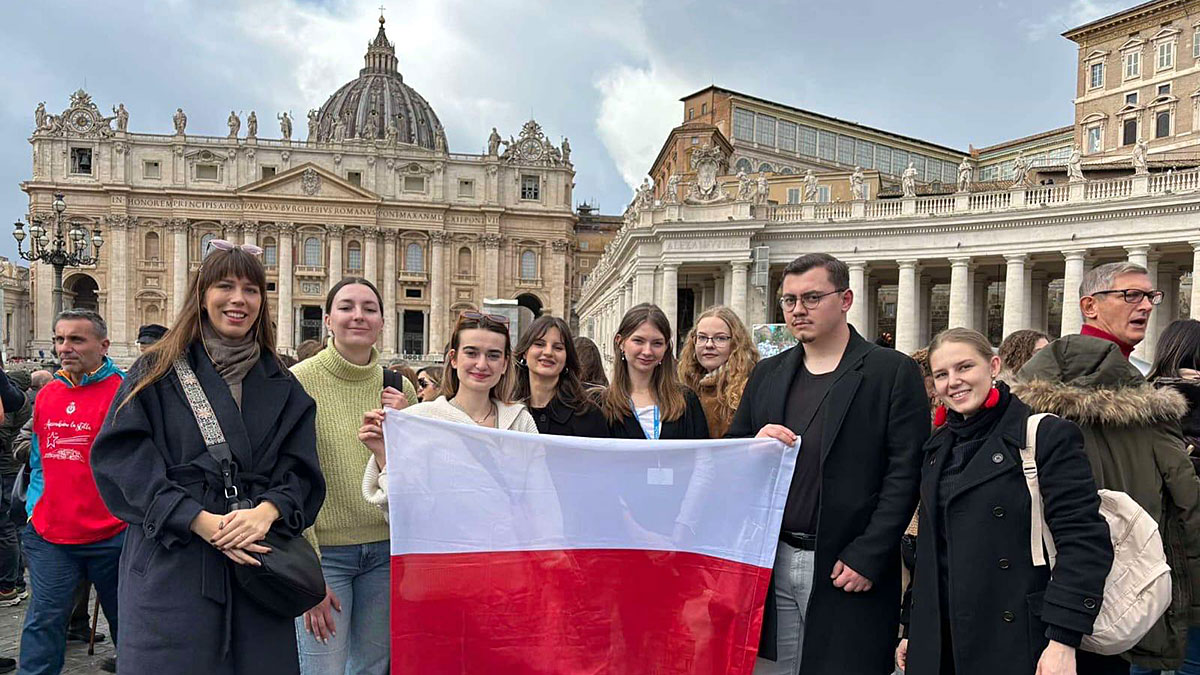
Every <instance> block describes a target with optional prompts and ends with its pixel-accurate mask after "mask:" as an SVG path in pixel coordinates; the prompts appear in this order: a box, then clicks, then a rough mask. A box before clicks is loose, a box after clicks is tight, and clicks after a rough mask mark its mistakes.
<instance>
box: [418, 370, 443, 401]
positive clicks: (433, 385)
mask: <svg viewBox="0 0 1200 675" xmlns="http://www.w3.org/2000/svg"><path fill="white" fill-rule="evenodd" d="M441 394H442V372H441V369H439V368H438V367H437V366H425V367H424V368H422V369H420V370H418V371H417V398H418V399H420V400H421V403H425V402H427V401H432V400H434V399H436V398H437V397H438V396H441Z"/></svg>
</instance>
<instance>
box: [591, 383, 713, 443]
mask: <svg viewBox="0 0 1200 675" xmlns="http://www.w3.org/2000/svg"><path fill="white" fill-rule="evenodd" d="M683 399H684V408H683V415H681V416H680V417H679V418H678V419H674V420H671V421H670V422H661V423H660V424H659V431H658V438H659V439H660V440H664V441H666V440H671V439H687V440H700V439H706V438H708V419H707V418H705V417H704V406H702V405H700V399H699V398H697V397H696V394H694V393H693V392H692V390H691V389H684V390H683ZM608 430H609V433H610V435H611V436H612V438H637V439H645V438H646V432H645V431H643V430H642V425H641V423H640V422H638V418H637V416H635V415H634V414H633V410H632V409H630V411H629V412H628V413H626V414H625V416H624V417H622V418H621V419H619V420H617V421H616V422H609V423H608Z"/></svg>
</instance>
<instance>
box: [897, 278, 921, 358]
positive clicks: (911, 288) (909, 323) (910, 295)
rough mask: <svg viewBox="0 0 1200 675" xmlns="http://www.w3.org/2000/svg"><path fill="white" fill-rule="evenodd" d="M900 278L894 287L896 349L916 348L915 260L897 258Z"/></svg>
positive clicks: (908, 352) (905, 351) (911, 350)
mask: <svg viewBox="0 0 1200 675" xmlns="http://www.w3.org/2000/svg"><path fill="white" fill-rule="evenodd" d="M896 264H898V265H899V266H900V278H899V283H898V288H897V289H896V335H895V339H896V350H897V351H900V352H903V353H905V354H911V353H913V352H914V351H916V350H917V339H918V336H917V261H916V260H897V261H896Z"/></svg>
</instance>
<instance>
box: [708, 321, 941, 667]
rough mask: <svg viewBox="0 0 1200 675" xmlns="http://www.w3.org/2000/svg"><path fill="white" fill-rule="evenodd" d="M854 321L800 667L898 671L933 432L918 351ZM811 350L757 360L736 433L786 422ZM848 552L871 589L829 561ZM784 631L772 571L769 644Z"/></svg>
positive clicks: (841, 367)
mask: <svg viewBox="0 0 1200 675" xmlns="http://www.w3.org/2000/svg"><path fill="white" fill-rule="evenodd" d="M850 332H851V334H850V341H849V343H848V344H847V345H846V351H845V353H844V354H843V355H842V360H841V362H840V363H839V364H838V366H837V368H836V369H835V370H834V372H833V377H834V382H833V384H832V385H831V386H830V389H829V393H828V394H827V396H826V399H825V402H824V406H823V409H824V415H825V419H824V422H825V426H824V433H823V438H822V441H823V442H822V444H821V447H820V448H818V450H819V451H820V453H821V497H820V508H819V513H818V516H817V550H816V562H815V564H816V573H815V576H814V579H813V589H812V595H811V597H810V599H809V603H808V612H807V614H806V616H805V629H804V644H803V645H802V648H801V650H800V651H801V654H803V657H804V658H803V659H802V661H801V666H800V672H801V674H802V675H826V674H828V675H843V674H845V673H854V674H855V675H859V674H861V675H878V674H881V673H891V672H892V655H893V649H894V647H895V646H896V636H897V634H898V628H899V625H900V535H901V534H902V533H903V532H904V528H905V526H907V525H908V523H909V521H910V520H911V519H912V514H913V509H914V508H915V507H916V504H917V488H918V483H919V481H920V475H921V466H920V462H921V446H922V444H924V442H925V439H927V438H928V437H929V400H928V399H927V398H926V397H925V383H924V380H923V378H922V376H921V368H920V366H918V365H917V362H916V361H913V360H912V359H911V358H909V357H908V356H907V355H906V354H902V353H900V352H897V351H895V350H893V349H885V348H881V347H879V346H876V345H873V344H871V343H869V342H867V341H866V340H864V339H863V338H862V337H860V336H859V335H858V333H857V332H856V331H854V329H853V328H851V329H850ZM803 358H804V346H803V345H797V346H795V347H793V348H791V349H789V350H787V351H785V352H783V353H782V354H778V355H776V356H772V357H771V358H769V359H765V360H763V361H760V362H759V363H758V365H757V366H755V368H754V372H753V373H751V375H750V381H749V382H748V383H747V385H746V391H745V393H744V394H743V395H742V402H741V405H740V406H738V410H737V413H736V414H735V415H734V416H733V423H732V424H731V425H730V427H729V432H728V433H727V434H726V437H728V438H748V437H751V436H754V435H755V434H756V433H758V430H759V429H761V428H762V427H763V426H765V425H767V424H783V422H784V416H785V407H786V405H787V397H788V390H789V389H790V387H791V384H792V379H793V377H794V376H795V373H796V369H797V368H799V367H800V366H801V364H802V362H803ZM813 449H814V448H808V449H807V450H813ZM804 451H805V450H801V452H804ZM839 560H841V561H842V562H844V563H845V564H846V565H848V566H849V567H850V568H851V569H853V570H854V571H856V572H858V573H859V574H862V575H863V576H865V577H867V578H868V579H870V580H871V582H872V587H871V590H869V591H865V592H861V593H847V592H845V591H842V590H840V589H838V588H835V587H834V585H833V582H832V580H831V579H830V573H831V572H832V571H833V566H834V564H835V563H836V562H837V561H839ZM777 631H778V616H777V615H776V610H775V589H774V577H772V581H771V588H769V589H768V591H767V604H766V607H765V609H764V612H763V631H762V642H761V643H760V645H759V656H762V657H763V658H767V659H772V660H774V659H775V658H776V655H777V649H776V647H777V645H776V641H777V637H778V635H777Z"/></svg>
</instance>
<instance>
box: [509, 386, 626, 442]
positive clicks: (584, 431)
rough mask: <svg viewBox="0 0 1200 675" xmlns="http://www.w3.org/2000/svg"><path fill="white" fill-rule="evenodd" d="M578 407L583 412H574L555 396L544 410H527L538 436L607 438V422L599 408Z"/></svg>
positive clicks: (592, 406)
mask: <svg viewBox="0 0 1200 675" xmlns="http://www.w3.org/2000/svg"><path fill="white" fill-rule="evenodd" d="M579 407H581V408H583V410H576V409H575V408H572V407H570V406H568V405H567V404H566V403H563V402H562V400H561V399H559V398H558V397H557V396H555V397H554V398H552V399H550V403H548V404H546V407H545V408H539V409H537V410H535V409H533V408H529V409H528V410H529V415H530V416H531V417H533V422H534V424H536V425H537V429H538V433H539V434H553V435H555V436H579V437H583V438H608V420H606V419H604V413H602V412H600V408H599V407H597V406H596V405H594V404H588V405H587V406H586V407H584V406H583V405H580V406H579Z"/></svg>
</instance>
